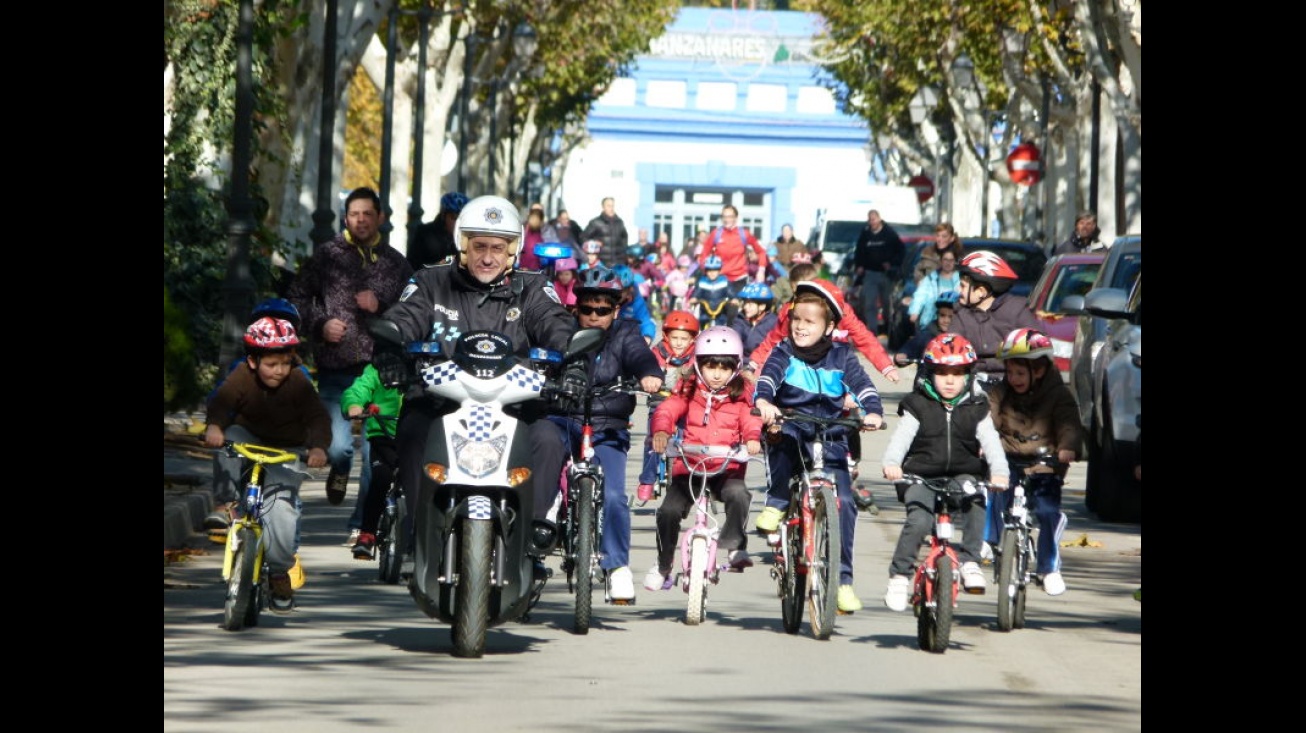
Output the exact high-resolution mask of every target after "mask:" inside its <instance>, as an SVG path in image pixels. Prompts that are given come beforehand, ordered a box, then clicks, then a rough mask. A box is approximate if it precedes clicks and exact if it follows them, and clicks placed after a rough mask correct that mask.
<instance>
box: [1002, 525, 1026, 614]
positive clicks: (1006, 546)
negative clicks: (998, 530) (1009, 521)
mask: <svg viewBox="0 0 1306 733" xmlns="http://www.w3.org/2000/svg"><path fill="white" fill-rule="evenodd" d="M1019 534H1020V530H1016V529H1011V528H1010V527H1008V528H1006V529H1004V530H1003V531H1002V541H1001V542H1000V543H999V547H1000V548H1001V549H1000V550H999V551H1000V552H1001V553H1002V554H1001V555H1000V556H999V557H998V630H999V631H1011V628H1012V626H1013V625H1014V624H1015V619H1016V593H1017V586H1018V585H1020V578H1018V577H1017V576H1016V565H1017V563H1016V555H1017V554H1018V553H1019V552H1020V551H1021V550H1020V549H1019V548H1018V547H1017V545H1018V544H1019V537H1018V535H1019Z"/></svg>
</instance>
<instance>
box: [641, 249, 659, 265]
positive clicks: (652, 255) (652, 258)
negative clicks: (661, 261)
mask: <svg viewBox="0 0 1306 733" xmlns="http://www.w3.org/2000/svg"><path fill="white" fill-rule="evenodd" d="M644 261H645V262H647V263H649V264H650V265H656V264H657V263H658V255H657V253H656V252H649V253H648V254H646V255H644Z"/></svg>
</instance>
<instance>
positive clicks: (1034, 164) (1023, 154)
mask: <svg viewBox="0 0 1306 733" xmlns="http://www.w3.org/2000/svg"><path fill="white" fill-rule="evenodd" d="M1039 167H1040V165H1039V157H1038V148H1037V147H1035V146H1034V143H1021V144H1019V145H1017V146H1016V147H1014V148H1012V149H1011V153H1010V154H1009V155H1008V156H1007V172H1008V173H1010V174H1011V182H1012V183H1019V184H1020V185H1022V186H1032V185H1034V184H1035V183H1038V182H1039V178H1040V177H1041V175H1042V174H1041V173H1040V172H1039Z"/></svg>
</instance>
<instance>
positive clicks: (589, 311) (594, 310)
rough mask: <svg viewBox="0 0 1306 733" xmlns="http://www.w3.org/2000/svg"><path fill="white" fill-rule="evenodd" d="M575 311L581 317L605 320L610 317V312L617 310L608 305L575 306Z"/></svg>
mask: <svg viewBox="0 0 1306 733" xmlns="http://www.w3.org/2000/svg"><path fill="white" fill-rule="evenodd" d="M576 310H578V311H580V314H581V315H582V316H599V317H600V318H606V317H607V316H610V315H612V312H613V311H615V310H617V309H616V308H613V307H612V306H610V305H600V306H594V305H578V306H576Z"/></svg>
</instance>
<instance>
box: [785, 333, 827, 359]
mask: <svg viewBox="0 0 1306 733" xmlns="http://www.w3.org/2000/svg"><path fill="white" fill-rule="evenodd" d="M789 343H790V345H791V346H793V349H794V356H796V357H798V358H799V359H800V360H801V361H802V362H803V363H804V364H815V363H816V362H818V361H820V360H822V359H824V358H825V355H826V354H828V353H830V347H832V346H834V340H833V339H831V338H830V337H829V336H822V337H821V340H820V341H817V342H816V343H814V344H812V345H811V346H799V345H798V344H795V343H793V342H792V341H790V342H789Z"/></svg>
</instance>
